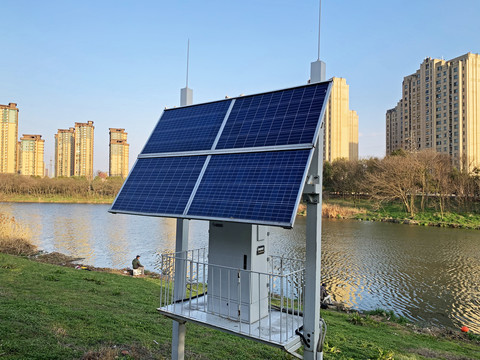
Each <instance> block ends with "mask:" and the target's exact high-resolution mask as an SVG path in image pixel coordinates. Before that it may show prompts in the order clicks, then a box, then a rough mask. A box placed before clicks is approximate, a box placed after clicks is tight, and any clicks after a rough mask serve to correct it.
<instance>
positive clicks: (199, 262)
mask: <svg viewBox="0 0 480 360" xmlns="http://www.w3.org/2000/svg"><path fill="white" fill-rule="evenodd" d="M176 253H178V252H176ZM172 254H173V253H172ZM170 255H171V254H162V257H163V256H165V257H168V258H172V259H175V260H179V261H187V262H193V263H194V264H198V265H204V266H208V267H216V268H222V269H226V270H233V271H242V272H245V273H252V274H260V275H267V276H269V275H272V276H289V275H292V274H297V273H299V272H301V271H304V270H305V269H304V268H302V269H298V270H292V271H289V272H286V273H284V274H275V273H273V272H272V273H270V272H263V271H254V270H247V269H240V268H235V267H230V266H225V265H218V264H210V263H209V262H208V261H198V260H194V259H188V258H181V257H176V256H175V257H172V256H170ZM285 259H286V258H285Z"/></svg>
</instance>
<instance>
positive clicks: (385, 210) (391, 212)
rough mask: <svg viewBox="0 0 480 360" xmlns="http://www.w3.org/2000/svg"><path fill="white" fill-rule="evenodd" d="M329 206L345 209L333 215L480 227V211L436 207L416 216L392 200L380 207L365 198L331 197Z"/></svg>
mask: <svg viewBox="0 0 480 360" xmlns="http://www.w3.org/2000/svg"><path fill="white" fill-rule="evenodd" d="M325 208H340V209H342V210H341V211H337V212H335V211H333V212H332V215H331V216H328V217H330V218H337V219H357V220H364V221H383V222H392V223H397V224H407V225H420V226H436V227H448V228H457V229H473V230H480V214H478V213H452V212H444V213H443V215H442V214H441V213H440V212H438V211H436V210H433V209H426V210H425V211H424V212H421V213H418V214H416V215H415V216H414V217H413V218H412V217H410V216H408V215H407V214H406V213H405V211H404V209H403V207H402V205H401V204H398V203H390V204H388V205H385V206H383V207H380V208H376V206H375V204H374V203H373V202H371V201H369V200H364V199H356V200H352V199H328V200H325V201H324V210H323V214H324V216H325Z"/></svg>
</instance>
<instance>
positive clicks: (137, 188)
mask: <svg viewBox="0 0 480 360" xmlns="http://www.w3.org/2000/svg"><path fill="white" fill-rule="evenodd" d="M329 86H331V82H327V83H318V84H310V85H305V86H301V87H297V88H292V89H286V90H279V91H274V92H270V93H263V94H259V95H251V96H245V97H239V98H236V99H235V102H234V103H233V106H231V105H232V101H233V100H223V101H217V102H212V103H207V104H201V105H194V106H185V107H180V108H174V109H169V110H165V112H164V114H163V115H162V117H161V119H160V120H159V122H158V124H157V125H156V127H155V130H154V131H153V133H152V135H151V136H150V138H149V140H148V141H147V144H146V145H145V148H144V150H143V152H142V153H141V154H140V155H139V159H138V161H137V162H136V164H135V166H134V168H133V169H132V171H131V173H130V175H129V177H128V179H127V181H126V182H125V185H124V186H123V188H122V190H121V191H120V193H119V194H118V196H117V198H116V199H115V201H114V203H113V205H112V208H111V209H110V211H111V212H119V213H130V214H141V215H156V216H171V217H179V218H190V219H216V220H225V221H238V222H247V223H255V224H270V225H278V226H284V227H289V226H292V225H293V220H294V217H295V214H296V210H297V206H298V202H299V196H300V192H301V190H302V188H303V184H304V181H305V178H304V176H305V174H306V170H307V168H308V166H309V159H310V155H311V154H312V152H313V151H314V150H313V145H314V143H315V141H316V138H315V136H316V135H317V133H318V129H319V126H320V120H321V119H320V117H321V116H322V114H323V106H324V104H325V103H326V100H328V99H327V98H326V96H327V94H328V89H329ZM229 108H230V109H231V111H230V112H228V110H229ZM227 114H228V116H227ZM222 124H223V125H224V126H223V125H222ZM215 139H218V143H217V144H216V146H215V147H213V144H214V143H215ZM297 145H298V146H297ZM277 146H278V148H277ZM280 146H281V147H280ZM265 147H267V148H265ZM245 148H249V149H245ZM195 151H202V152H201V154H202V155H201V156H199V154H198V153H195ZM165 153H177V154H165ZM177 155H178V156H177ZM208 159H209V160H208Z"/></svg>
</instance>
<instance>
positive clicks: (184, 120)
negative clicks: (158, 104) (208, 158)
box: [142, 100, 231, 154]
mask: <svg viewBox="0 0 480 360" xmlns="http://www.w3.org/2000/svg"><path fill="white" fill-rule="evenodd" d="M230 102H231V100H230V101H217V102H214V103H208V104H203V105H195V106H187V107H181V108H174V109H169V110H165V111H164V113H163V115H162V117H161V118H160V120H159V121H158V123H157V125H156V127H155V129H154V130H153V133H152V135H151V136H150V138H149V139H148V141H147V144H146V145H145V148H144V149H143V151H142V154H152V153H163V152H175V151H195V150H210V149H211V147H212V144H213V142H214V140H215V138H216V136H217V133H218V130H219V129H220V126H221V124H222V122H223V119H224V118H225V115H226V114H227V110H228V107H229V106H230Z"/></svg>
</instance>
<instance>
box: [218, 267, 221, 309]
mask: <svg viewBox="0 0 480 360" xmlns="http://www.w3.org/2000/svg"><path fill="white" fill-rule="evenodd" d="M218 270H219V272H220V275H219V285H218V287H219V292H218V314H219V316H222V268H219V269H218Z"/></svg>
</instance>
